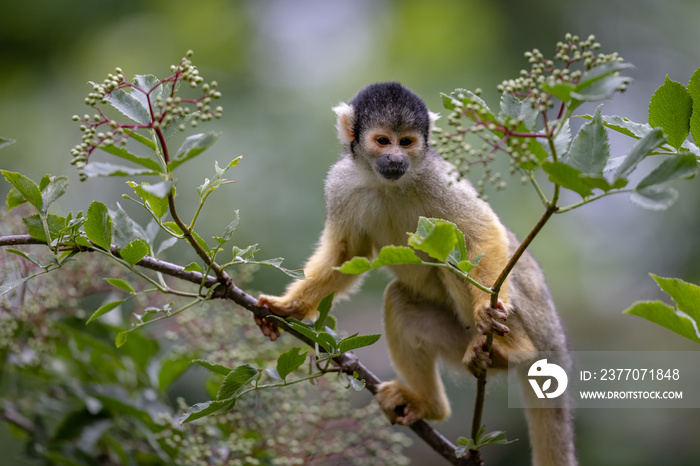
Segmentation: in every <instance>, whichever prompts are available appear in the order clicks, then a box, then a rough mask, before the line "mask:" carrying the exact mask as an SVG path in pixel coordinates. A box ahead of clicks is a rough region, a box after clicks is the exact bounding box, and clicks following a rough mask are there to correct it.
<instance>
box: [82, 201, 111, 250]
mask: <svg viewBox="0 0 700 466" xmlns="http://www.w3.org/2000/svg"><path fill="white" fill-rule="evenodd" d="M84 228H85V234H86V235H87V237H88V239H89V240H90V241H92V242H93V243H95V244H96V245H98V246H99V247H101V248H102V249H104V250H106V251H109V248H110V246H111V244H112V218H111V217H110V216H109V212H108V211H107V206H106V205H104V204H103V203H102V202H98V201H92V203H91V204H90V207H89V208H88V212H87V220H86V221H85V225H84Z"/></svg>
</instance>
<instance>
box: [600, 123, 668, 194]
mask: <svg viewBox="0 0 700 466" xmlns="http://www.w3.org/2000/svg"><path fill="white" fill-rule="evenodd" d="M664 142H666V138H665V136H664V133H663V131H661V129H659V128H656V129H653V130H651V131H649V132H648V133H646V134H645V135H644V136H643V137H642V138H641V139H639V141H637V142H636V143H635V144H634V146H632V149H631V150H630V151H629V153H628V154H627V155H626V156H625V158H624V160H623V161H622V165H620V166H619V167H618V169H617V170H616V171H615V176H614V177H613V181H617V180H619V179H623V178H627V176H628V175H629V174H630V173H632V171H633V170H634V169H635V168H636V167H637V164H639V162H641V161H642V159H644V158H645V157H646V156H647V155H649V154H650V153H651V152H653V151H654V149H656V148H657V147H659V146H660V145H661V144H663V143H664Z"/></svg>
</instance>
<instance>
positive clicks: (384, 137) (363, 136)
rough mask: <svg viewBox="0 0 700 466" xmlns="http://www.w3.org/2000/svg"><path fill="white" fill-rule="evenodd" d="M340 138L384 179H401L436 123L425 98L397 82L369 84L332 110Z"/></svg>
mask: <svg viewBox="0 0 700 466" xmlns="http://www.w3.org/2000/svg"><path fill="white" fill-rule="evenodd" d="M333 111H335V113H336V114H337V115H338V122H337V129H338V138H339V139H340V142H341V143H342V144H343V145H344V146H345V148H346V150H348V151H349V152H350V153H351V154H352V155H353V157H354V158H355V160H356V161H357V162H358V163H360V164H362V165H363V166H366V167H369V168H371V169H372V170H373V171H374V172H375V173H376V174H378V175H379V176H380V177H381V179H383V180H388V181H395V180H398V179H400V178H402V177H403V176H404V175H405V174H406V173H407V172H408V171H409V170H410V168H411V166H412V165H415V164H417V163H418V162H420V161H421V160H422V158H423V157H424V156H425V154H426V152H427V150H428V148H429V141H430V132H431V128H432V125H433V123H434V122H435V120H437V118H439V116H438V115H437V114H435V113H432V112H429V111H428V108H427V107H426V106H425V103H424V102H423V100H422V99H421V98H420V97H418V96H417V95H416V94H414V93H413V92H412V91H411V90H410V89H408V88H406V87H404V86H402V85H401V84H399V83H397V82H385V83H376V84H370V85H369V86H367V87H365V88H364V89H362V90H361V91H360V92H359V93H358V94H357V95H356V96H355V97H353V98H352V99H351V100H350V101H349V102H348V103H342V104H340V105H338V106H337V107H335V108H334V109H333Z"/></svg>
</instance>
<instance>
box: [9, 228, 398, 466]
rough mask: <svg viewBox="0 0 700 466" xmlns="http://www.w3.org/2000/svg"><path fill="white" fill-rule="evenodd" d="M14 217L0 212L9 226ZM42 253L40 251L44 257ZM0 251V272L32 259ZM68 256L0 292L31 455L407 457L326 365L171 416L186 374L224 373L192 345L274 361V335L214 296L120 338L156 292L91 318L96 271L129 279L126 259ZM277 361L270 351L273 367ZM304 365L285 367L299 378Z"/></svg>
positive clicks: (229, 357)
mask: <svg viewBox="0 0 700 466" xmlns="http://www.w3.org/2000/svg"><path fill="white" fill-rule="evenodd" d="M12 221H13V219H12V218H10V217H9V216H7V215H5V216H4V217H3V218H2V224H3V228H7V227H8V226H9V224H10V223H11V222H12ZM16 227H17V228H19V225H16ZM3 233H7V231H3ZM46 255H47V254H40V256H42V257H41V260H46V257H43V256H46ZM2 262H3V263H2V269H1V270H2V278H3V281H4V279H6V278H8V277H11V276H14V275H17V274H21V273H23V272H24V271H25V269H27V268H32V267H35V266H34V265H33V264H32V263H31V262H29V261H28V260H27V259H25V258H23V257H20V256H17V255H14V256H12V255H8V256H7V260H3V261H2ZM65 267H66V269H64V270H63V272H64V273H59V274H51V275H44V276H43V277H38V278H36V279H34V280H31V281H29V282H27V283H25V284H24V285H23V286H22V288H21V291H22V293H8V294H6V295H5V296H4V297H3V301H2V305H1V307H0V320H1V321H2V325H0V354H2V360H3V361H4V363H3V365H2V366H0V367H1V368H2V370H1V371H0V374H2V381H3V384H2V385H0V394H1V396H2V399H3V401H2V403H0V418H3V419H5V420H6V421H9V422H10V423H11V425H13V427H14V429H13V430H14V433H15V434H16V435H17V436H18V438H19V440H21V441H22V442H23V443H24V444H25V450H26V457H25V459H27V460H29V459H33V460H34V461H43V462H48V463H51V464H182V465H184V464H222V465H223V464H241V465H243V464H246V465H247V464H280V465H282V464H308V463H309V462H311V461H327V462H333V461H342V462H344V463H345V464H377V465H381V464H389V463H391V464H394V462H396V464H407V461H408V460H407V458H405V457H404V456H402V455H401V454H400V451H401V449H402V448H403V447H404V446H405V445H406V444H407V442H408V439H407V438H406V437H405V436H403V435H402V434H397V433H394V432H392V430H391V429H390V428H389V426H388V425H387V424H386V422H385V421H384V420H383V417H382V415H381V413H380V412H379V410H378V408H377V407H376V404H373V403H370V404H368V405H367V406H364V407H360V408H354V407H351V406H350V405H349V401H348V398H347V390H346V389H345V388H344V385H343V384H342V383H339V382H338V381H336V380H334V379H328V380H325V379H322V380H321V381H319V383H318V384H316V385H314V386H312V385H310V384H296V385H294V386H293V387H289V388H288V389H286V390H276V391H265V392H260V393H259V394H258V396H256V397H247V398H243V399H241V400H239V401H238V403H237V405H236V408H235V409H233V410H231V411H228V412H226V413H221V414H219V415H217V416H208V417H205V418H203V419H200V420H199V421H197V422H191V423H187V424H184V425H181V424H180V423H179V422H178V417H179V416H180V415H181V414H182V413H183V412H185V411H186V410H187V403H186V402H185V400H184V399H182V398H179V397H180V396H186V397H187V399H188V401H189V400H190V399H196V398H201V397H206V396H207V394H206V393H205V392H201V389H199V391H197V392H192V390H191V389H188V388H187V387H188V386H192V385H193V384H194V385H200V386H201V384H202V381H203V380H204V381H206V388H207V393H209V396H216V393H217V389H218V385H219V384H220V383H221V379H223V377H222V376H220V375H217V374H215V373H211V374H210V375H207V374H205V373H204V372H205V371H203V370H200V371H197V370H193V367H196V366H195V365H193V364H191V362H190V360H191V359H192V358H193V357H197V356H199V357H202V358H206V359H207V360H209V361H212V364H216V365H218V366H220V367H223V366H226V365H232V364H235V363H236V362H237V361H246V360H255V361H256V362H257V363H258V364H260V365H263V366H266V367H270V368H274V367H275V364H276V362H275V361H276V359H277V356H278V353H279V349H280V347H279V344H273V343H271V342H269V341H266V340H265V339H264V338H263V337H262V335H260V332H259V331H258V330H257V328H255V327H254V326H253V327H251V325H249V324H250V321H249V319H247V315H245V314H247V313H244V314H241V313H240V312H232V311H231V308H230V306H228V305H217V304H216V302H212V303H210V305H209V306H208V307H209V309H208V310H202V311H200V312H198V313H196V314H195V313H184V314H181V315H179V316H177V317H175V318H174V319H172V320H171V321H170V322H169V324H168V326H167V327H164V326H158V327H154V328H153V332H149V333H139V334H134V335H131V336H130V337H129V339H128V341H127V342H125V344H124V345H123V346H122V347H120V348H119V349H117V348H115V346H114V338H115V337H116V335H117V333H118V332H119V331H120V327H121V325H122V322H121V320H122V318H123V316H126V317H127V318H128V316H129V314H130V309H132V308H139V307H146V306H160V307H162V303H160V302H159V301H160V300H161V299H162V298H161V297H160V296H159V295H157V294H150V295H140V296H139V297H137V298H134V299H133V301H132V302H131V303H125V304H123V305H122V306H121V307H120V309H121V312H118V311H115V312H113V313H111V314H110V315H109V319H108V320H105V319H104V318H103V319H99V320H97V321H96V322H93V323H91V324H90V325H88V326H86V325H85V321H84V319H85V317H86V316H87V315H89V313H88V312H86V310H87V309H90V308H91V307H92V306H94V303H95V302H100V301H101V302H105V301H109V300H110V299H112V298H113V296H114V295H116V294H117V293H118V292H119V291H118V290H115V289H114V288H113V287H112V286H111V285H110V284H108V283H107V282H106V281H104V280H102V279H101V278H99V277H100V276H101V275H102V272H109V274H110V275H111V276H113V277H118V279H124V278H126V276H127V273H128V271H127V270H126V269H123V268H122V267H121V266H120V265H119V264H117V263H114V262H112V261H110V260H108V259H107V258H105V257H103V256H102V255H92V256H86V257H81V260H80V264H77V263H74V264H70V265H66V266H65ZM239 278H240V277H239ZM288 353H289V352H287V353H285V354H288ZM280 359H281V358H280ZM283 365H284V362H282V363H279V362H278V363H277V368H278V369H277V370H278V371H279V369H280V368H281V366H283ZM292 366H293V364H292V365H287V366H286V370H289V369H290V367H292ZM271 370H274V369H271ZM303 372H304V371H303V370H295V371H294V372H290V373H288V374H287V375H286V377H287V378H289V379H291V378H292V377H297V378H300V377H303V376H304V373H303ZM8 461H12V460H11V459H9V458H8Z"/></svg>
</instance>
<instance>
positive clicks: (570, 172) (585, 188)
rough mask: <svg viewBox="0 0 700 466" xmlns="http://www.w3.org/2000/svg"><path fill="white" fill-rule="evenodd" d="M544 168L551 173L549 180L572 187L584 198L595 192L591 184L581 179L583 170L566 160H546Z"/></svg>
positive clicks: (565, 186)
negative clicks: (565, 161) (567, 162)
mask: <svg viewBox="0 0 700 466" xmlns="http://www.w3.org/2000/svg"><path fill="white" fill-rule="evenodd" d="M542 169H543V170H544V171H545V172H546V173H547V174H548V175H549V181H551V182H553V183H556V184H558V185H560V186H562V187H564V188H566V189H570V190H572V191H574V192H575V193H578V194H579V195H580V196H581V197H583V198H586V197H588V196H590V195H591V194H593V190H592V188H591V186H589V185H588V184H587V183H586V182H585V181H583V180H582V179H581V171H580V170H577V169H576V168H574V167H572V166H570V165H567V164H565V163H564V162H545V163H544V164H542Z"/></svg>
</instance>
